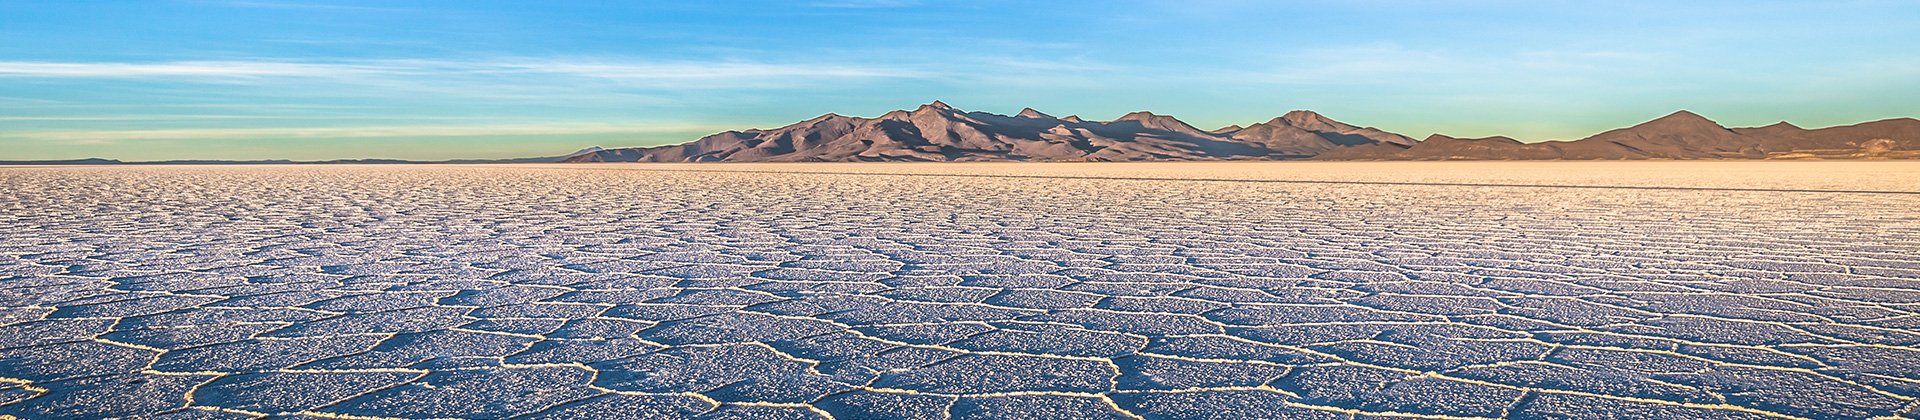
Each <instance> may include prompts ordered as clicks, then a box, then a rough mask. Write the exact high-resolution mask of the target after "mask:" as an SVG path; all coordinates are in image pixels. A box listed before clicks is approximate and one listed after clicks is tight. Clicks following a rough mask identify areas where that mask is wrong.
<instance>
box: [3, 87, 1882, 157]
mask: <svg viewBox="0 0 1920 420" xmlns="http://www.w3.org/2000/svg"><path fill="white" fill-rule="evenodd" d="M1916 158H1920V120H1916V119H1913V118H1894V119H1887V120H1880V121H1873V122H1866V123H1861V124H1855V125H1847V126H1838V127H1827V128H1820V129H1805V128H1800V127H1798V126H1795V125H1793V124H1789V123H1787V122H1784V121H1783V122H1780V123H1777V124H1773V125H1768V126H1765V127H1752V128H1727V127H1725V126H1722V125H1720V124H1719V123H1716V122H1714V121H1713V120H1709V119H1707V118H1706V117H1702V116H1700V115H1698V114H1694V113H1692V112H1688V111H1679V112H1675V113H1673V114H1670V115H1667V116H1664V117H1660V118H1657V119H1654V120H1652V121H1647V122H1645V123H1641V124H1639V125H1635V126H1632V127H1627V128H1621V129H1615V130H1609V131H1606V132H1603V133H1600V134H1595V135H1593V136H1591V137H1587V138H1583V139H1579V140H1571V141H1545V142H1537V143H1524V142H1521V141H1518V140H1514V139H1512V138H1509V137H1502V136H1495V137H1484V138H1457V137H1450V136H1446V135H1441V134H1434V135H1431V136H1428V137H1427V138H1426V139H1424V140H1414V139H1412V138H1409V137H1407V136H1403V135H1400V134H1395V133H1390V132H1387V131H1383V130H1380V129H1376V128H1372V127H1362V126H1356V125H1352V124H1347V123H1343V122H1340V121H1335V120H1333V119H1331V118H1327V117H1326V116H1324V115H1320V114H1318V113H1315V112H1313V111H1292V112H1288V113H1286V114H1285V115H1281V116H1279V117H1275V118H1273V119H1271V120H1268V121H1266V122H1262V123H1257V124H1252V125H1248V126H1244V127H1242V126H1238V125H1231V126H1227V127H1222V128H1219V129H1214V130H1201V129H1199V128H1195V127H1194V126H1192V125H1189V124H1187V123H1185V122H1182V121H1180V120H1179V119H1177V118H1174V117H1172V116H1167V115H1160V114H1154V113H1151V112H1146V111H1141V112H1134V113H1129V114H1126V115H1124V116H1121V117H1120V118H1118V119H1114V120H1112V121H1094V120H1087V119H1083V118H1080V117H1077V116H1071V115H1069V116H1065V117H1054V116H1052V115H1047V114H1046V113H1043V112H1040V111H1036V110H1034V109H1032V108H1027V109H1022V110H1020V112H1018V113H1016V114H1014V115H1000V114H994V113H988V112H977V111H962V110H959V109H955V108H953V107H951V106H948V105H947V104H945V103H942V102H939V101H934V102H933V103H929V104H926V105H921V106H919V107H918V108H915V109H913V110H911V111H908V110H897V111H892V112H888V113H886V114H883V115H881V116H879V117H873V118H865V117H851V116H843V115H839V114H826V115H821V116H819V117H815V118H813V119H809V120H806V121H801V122H798V123H794V124H792V125H788V126H785V127H780V128H773V129H751V130H740V131H724V132H720V133H717V134H713V135H709V136H706V137H702V138H700V139H698V140H695V141H692V142H689V143H683V144H676V145H667V146H653V147H633V148H618V149H602V148H599V147H592V148H587V149H583V150H578V151H575V152H573V153H569V154H564V155H554V156H543V157H531V158H517V159H462V160H445V161H432V162H423V161H406V160H395V159H342V160H330V161H288V160H253V161H223V160H182V161H158V162H121V161H118V160H112V159H100V158H91V159H74V160H61V161H0V165H59V164H65V165H111V164H326V163H359V164H366V163H555V162H568V163H575V162H864V161H1167V160H1298V159H1314V160H1600V159H1605V160H1627V159H1916Z"/></svg>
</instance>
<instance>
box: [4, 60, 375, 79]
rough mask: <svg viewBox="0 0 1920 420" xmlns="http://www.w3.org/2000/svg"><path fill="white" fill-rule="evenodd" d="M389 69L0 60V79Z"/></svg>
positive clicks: (261, 74)
mask: <svg viewBox="0 0 1920 420" xmlns="http://www.w3.org/2000/svg"><path fill="white" fill-rule="evenodd" d="M392 70H393V68H391V67H382V66H371V65H353V64H316V63H294V62H264V61H171V62H159V63H111V62H91V63H88V62H43V61H0V77H36V78H132V79H137V78H155V77H188V78H192V77H202V78H247V77H269V76H280V77H347V76H357V75H371V74H380V73H389V72H392Z"/></svg>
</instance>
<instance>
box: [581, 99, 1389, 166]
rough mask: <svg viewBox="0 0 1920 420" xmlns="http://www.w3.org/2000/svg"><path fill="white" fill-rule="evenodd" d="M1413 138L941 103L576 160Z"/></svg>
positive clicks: (1189, 149)
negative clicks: (1010, 111) (1209, 127)
mask: <svg viewBox="0 0 1920 420" xmlns="http://www.w3.org/2000/svg"><path fill="white" fill-rule="evenodd" d="M1414 143H1415V142H1414V141H1413V139H1410V138H1407V137H1406V136H1401V135H1398V134H1393V133H1388V132H1385V131H1381V130H1377V129H1373V128H1365V127H1356V126H1353V125H1348V124H1345V123H1341V122H1338V121H1334V120H1332V119H1329V118H1327V117H1325V116H1321V115H1319V114H1315V113H1313V112H1310V111H1294V112H1292V113H1288V114H1287V115H1285V116H1282V117H1279V118H1274V119H1273V120H1271V121H1267V122H1265V123H1260V124H1255V125H1252V126H1249V127H1226V128H1222V129H1218V130H1213V131H1203V130H1200V129H1198V128H1194V127H1193V126H1191V125H1188V124H1187V123H1185V122H1182V121H1180V120H1179V119H1177V118H1174V117H1171V116H1166V115H1159V114H1154V113H1150V112H1144V111H1143V112H1135V113H1131V114H1127V115H1125V116H1122V117H1120V118H1119V119H1116V120H1113V121H1087V120H1083V119H1081V118H1079V117H1076V116H1067V117H1054V116H1051V115H1047V114H1045V113H1042V112H1040V111H1036V110H1033V109H1031V108H1029V109H1024V110H1021V111H1020V112H1019V113H1018V114H1015V115H1012V116H1007V115H1000V114H993V113H986V112H968V111H962V110H958V109H954V108H953V107H950V106H947V104H945V103H941V102H939V101H935V102H933V103H930V104H926V105H921V106H920V107H919V108H916V109H914V110H912V111H906V110H899V111H893V112H889V113H886V114H884V115H881V116H879V117H876V118H862V117H849V116H842V115H838V114H826V115H822V116H819V117H817V118H813V119H810V120H806V121H801V122H799V123H795V124H793V125H788V126H785V127H780V128H775V129H768V130H761V129H754V130H744V131H726V132H721V133H718V134H714V135H710V136H706V137H703V138H700V139H699V140H696V141H694V142H691V143H686V144H678V145H671V146H658V147H643V148H626V149H608V150H602V151H598V152H594V153H590V154H581V155H577V156H574V157H572V158H569V159H567V160H566V161H567V162H852V161H1139V160H1218V159H1297V158H1306V157H1312V156H1315V155H1318V154H1320V153H1322V152H1325V151H1328V150H1335V149H1341V148H1348V147H1355V146H1364V145H1373V144H1392V145H1399V146H1406V145H1411V144H1414Z"/></svg>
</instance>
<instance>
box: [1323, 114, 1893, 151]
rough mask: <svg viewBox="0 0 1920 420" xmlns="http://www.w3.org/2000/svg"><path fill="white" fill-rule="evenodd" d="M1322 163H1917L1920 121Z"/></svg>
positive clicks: (1621, 135) (1679, 122) (1654, 128)
mask: <svg viewBox="0 0 1920 420" xmlns="http://www.w3.org/2000/svg"><path fill="white" fill-rule="evenodd" d="M1315 158H1316V159H1321V160H1545V159H1567V160H1591V159H1613V160H1620V159H1873V158H1906V159H1911V158H1920V120H1915V119H1912V118H1896V119H1890V120H1881V121H1874V122H1868V123H1862V124H1856V125H1849V126H1840V127H1828V128H1822V129H1814V130H1808V129H1804V128H1800V127H1797V126H1794V125H1793V124H1788V123H1786V122H1781V123H1778V124H1774V125H1769V126H1765V127H1756V128H1731V129H1730V128H1727V127H1724V126H1721V125H1720V124H1719V123H1715V122H1713V120H1709V119H1707V118H1706V117H1702V116H1700V115H1698V114H1694V113H1692V112H1687V111H1680V112H1675V113H1673V114H1671V115H1667V116H1665V117H1660V118H1658V119H1654V120H1652V121H1648V122H1645V123H1641V124H1639V125H1635V126H1632V127H1627V128H1621V129H1616V130H1610V131H1607V132H1603V133H1600V134H1595V135H1593V136H1592V137H1587V138H1584V139H1579V140H1574V141H1549V142H1540V143H1521V142H1519V141H1515V140H1513V139H1511V138H1506V137H1488V138H1479V139H1462V138H1454V137H1448V136H1444V135H1439V134H1435V135H1433V136H1430V137H1427V139H1426V140H1423V141H1420V142H1419V143H1416V144H1412V145H1406V146H1402V145H1397V144H1383V145H1372V146H1368V147H1356V148H1348V149H1341V150H1330V151H1328V152H1327V153H1323V154H1320V155H1318V156H1316V157H1315Z"/></svg>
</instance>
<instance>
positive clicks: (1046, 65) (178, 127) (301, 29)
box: [0, 0, 1920, 160]
mask: <svg viewBox="0 0 1920 420" xmlns="http://www.w3.org/2000/svg"><path fill="white" fill-rule="evenodd" d="M1916 20H1920V2H1910V1H1822V2H1785V1H1779V2H1775V1H1688V2H1671V1H1609V2H1558V1H1475V0H1465V1H1439V0H1434V1H1389V0H1360V1H1232V0H1188V1H1125V0H1119V1H1088V2H1076V1H1058V2H1025V1H915V0H818V1H806V0H796V1H765V2H753V1H747V2H739V1H696V2H666V1H636V2H605V1H577V2H576V1H539V2H517V1H516V2H507V1H497V2H496V1H473V0H465V1H345V0H325V1H302V0H148V1H109V0H98V1H71V0H67V1H39V0H5V1H0V39H5V40H7V41H5V42H0V160H9V159H57V158H78V157H94V156H99V157H110V158H118V159H127V160H156V159H191V158H218V159H260V158H293V159H331V158H361V157H389V158H407V159H443V158H490V157H512V156H540V155H555V154H563V153H566V152H569V151H572V150H575V149H578V148H582V147H587V146H593V145H601V146H607V147H616V146H640V145H656V144H667V143H678V142H683V141H688V140H692V139H694V138H697V137H699V136H701V135H704V134H707V133H711V132H716V131H720V130H725V129H732V128H748V127H772V126H779V125H784V124H787V123H791V122H794V121H798V120H802V119H806V118H810V117H813V116H816V115H819V114H823V113H828V112H835V113H841V114H849V115H864V116H874V115H878V114H881V113H884V112H885V111H887V110H892V109H900V108H911V107H913V106H915V105H918V104H921V103H925V102H929V101H932V100H935V99H939V100H944V101H946V102H947V103H949V104H953V105H954V106H956V107H960V108H963V109H969V110H981V111H989V112H999V113H1013V112H1015V111H1018V110H1019V109H1020V108H1021V107H1023V106H1032V107H1034V108H1037V109H1040V110H1041V111H1046V112H1049V113H1052V114H1055V115H1067V114H1078V115H1081V116H1084V117H1088V118H1095V119H1109V118H1114V117H1117V116H1119V115H1121V114H1124V113H1126V112H1129V111H1137V110H1151V111H1154V112H1157V113H1163V114H1172V115H1176V116H1179V117H1181V118H1182V119H1184V120H1186V121H1188V122H1190V123H1193V124H1194V125H1197V126H1201V127H1203V128H1213V127H1218V126H1224V125H1227V124H1247V123H1252V122H1259V121H1264V120H1266V119H1269V118H1272V117H1274V116H1277V115H1280V114H1282V113H1285V112H1287V111H1288V110H1293V109H1313V110H1317V111H1320V112H1322V113H1324V114H1327V115H1329V116H1331V117H1333V118H1335V119H1339V120H1342V121H1347V122H1350V123H1355V124H1360V125H1371V126H1376V127H1380V128H1383V129H1387V130H1390V131H1395V132H1400V133H1403V134H1407V135H1410V136H1414V137H1424V136H1426V135H1427V134H1431V133H1436V132H1438V133H1445V134H1449V135H1455V136H1484V135H1495V134H1505V135H1512V136H1515V137H1518V138H1521V139H1523V140H1528V141H1537V140H1548V139H1569V138H1578V137H1582V136H1585V135H1588V134H1592V133H1594V132H1597V131H1600V130H1603V129H1608V128H1615V127H1620V126H1625V125H1630V124H1633V123H1637V122H1640V121H1643V120H1647V119H1651V118H1654V117H1658V116H1660V115H1664V114H1666V113H1669V112H1672V111H1674V110H1678V109H1690V110H1693V111H1695V112H1699V113H1701V114H1703V115H1706V116H1708V117H1710V118H1714V119H1716V120H1718V121H1720V122H1722V123H1724V124H1728V125H1733V126H1751V125H1764V124H1769V123H1772V122H1775V121H1779V120H1788V121H1791V122H1794V123H1796V124H1800V125H1803V126H1827V125H1837V124H1850V123H1855V122H1862V121H1869V120H1876V119H1883V118H1892V117H1901V116H1920V101H1916V100H1914V99H1912V98H1916V97H1920V25H1915V24H1913V23H1912V22H1914V21H1916Z"/></svg>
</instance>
